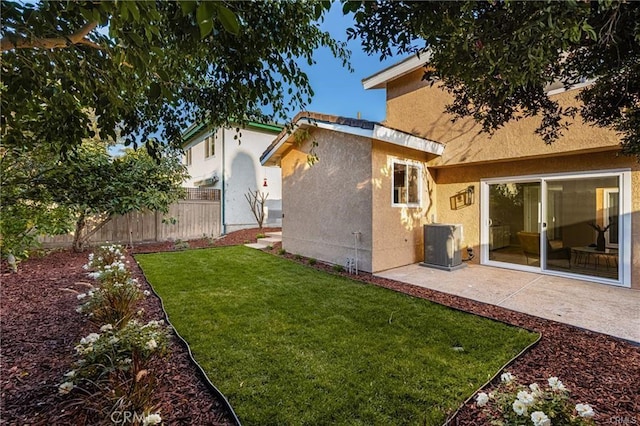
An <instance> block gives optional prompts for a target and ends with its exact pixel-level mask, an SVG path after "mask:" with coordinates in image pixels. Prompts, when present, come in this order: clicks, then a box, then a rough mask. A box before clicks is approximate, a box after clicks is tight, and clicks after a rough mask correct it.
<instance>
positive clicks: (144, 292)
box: [142, 290, 151, 296]
mask: <svg viewBox="0 0 640 426" xmlns="http://www.w3.org/2000/svg"><path fill="white" fill-rule="evenodd" d="M142 294H144V295H145V296H150V295H151V292H150V291H149V290H145V291H143V292H142Z"/></svg>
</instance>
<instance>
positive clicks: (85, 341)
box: [58, 320, 169, 418]
mask: <svg viewBox="0 0 640 426" xmlns="http://www.w3.org/2000/svg"><path fill="white" fill-rule="evenodd" d="M168 340H169V334H168V330H167V328H166V326H165V325H164V323H163V322H162V321H150V322H148V323H146V324H141V323H139V322H138V321H136V320H132V321H129V322H128V323H127V324H126V325H125V326H124V327H122V328H120V329H118V328H117V327H114V326H113V325H111V324H105V325H103V326H102V327H101V328H100V333H91V334H89V335H87V336H86V337H83V338H82V339H81V340H80V343H79V344H78V345H77V346H76V347H75V351H76V354H77V355H78V360H77V361H76V362H75V363H74V366H73V370H71V371H69V372H67V373H66V374H65V381H64V382H63V383H62V384H60V385H59V387H58V391H59V393H60V394H68V393H70V392H72V391H74V389H76V388H77V389H78V391H77V392H78V393H79V394H81V395H82V396H81V399H83V400H84V402H85V403H86V405H87V408H88V409H92V410H95V411H97V412H102V413H103V414H102V415H106V416H107V418H111V417H110V415H111V414H112V413H114V412H122V411H132V412H140V413H142V412H144V413H146V414H147V415H148V414H150V410H151V408H152V405H153V404H152V398H153V391H154V385H155V377H154V376H153V373H152V372H151V371H150V370H149V368H148V367H149V363H150V362H151V360H152V359H155V358H160V357H163V356H165V355H166V351H167V345H168Z"/></svg>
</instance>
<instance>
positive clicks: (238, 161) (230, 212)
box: [216, 129, 282, 232]
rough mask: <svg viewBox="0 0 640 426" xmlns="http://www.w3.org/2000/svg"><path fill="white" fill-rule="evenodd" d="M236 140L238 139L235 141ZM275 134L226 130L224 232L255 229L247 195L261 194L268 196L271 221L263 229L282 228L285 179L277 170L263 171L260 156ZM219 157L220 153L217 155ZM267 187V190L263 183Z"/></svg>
mask: <svg viewBox="0 0 640 426" xmlns="http://www.w3.org/2000/svg"><path fill="white" fill-rule="evenodd" d="M236 136H237V138H236ZM273 138H274V134H273V133H270V132H261V131H257V130H252V129H242V130H241V135H238V134H237V133H236V131H235V129H225V130H224V138H223V140H224V162H225V164H224V183H225V188H224V194H223V197H224V201H223V208H224V223H225V232H233V231H236V230H238V229H246V228H254V227H256V226H257V222H256V219H255V217H254V215H253V213H251V209H250V207H249V203H248V202H247V200H246V198H245V194H246V193H247V192H249V190H252V191H255V190H259V191H261V192H263V193H265V194H268V195H269V196H268V197H267V202H266V206H267V208H268V217H267V218H266V219H265V223H264V224H263V226H281V224H282V221H281V215H282V177H281V171H280V168H278V167H264V166H262V165H261V164H260V155H262V152H264V150H265V149H266V148H267V147H268V146H269V144H270V143H271V142H272V141H273ZM216 154H217V152H216ZM265 178H267V186H266V187H264V186H263V183H264V179H265Z"/></svg>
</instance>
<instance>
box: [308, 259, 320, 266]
mask: <svg viewBox="0 0 640 426" xmlns="http://www.w3.org/2000/svg"><path fill="white" fill-rule="evenodd" d="M316 263H318V261H317V260H316V259H314V258H313V257H312V258H310V259H309V265H311V266H313V265H315V264H316Z"/></svg>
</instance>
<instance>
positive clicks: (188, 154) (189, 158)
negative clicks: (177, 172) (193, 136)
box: [184, 148, 191, 166]
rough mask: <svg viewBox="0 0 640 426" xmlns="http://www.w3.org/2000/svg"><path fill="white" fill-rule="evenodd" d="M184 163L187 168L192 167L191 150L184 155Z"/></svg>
mask: <svg viewBox="0 0 640 426" xmlns="http://www.w3.org/2000/svg"><path fill="white" fill-rule="evenodd" d="M184 161H185V163H186V164H187V166H190V165H191V148H189V149H187V151H186V152H185V153H184Z"/></svg>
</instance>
